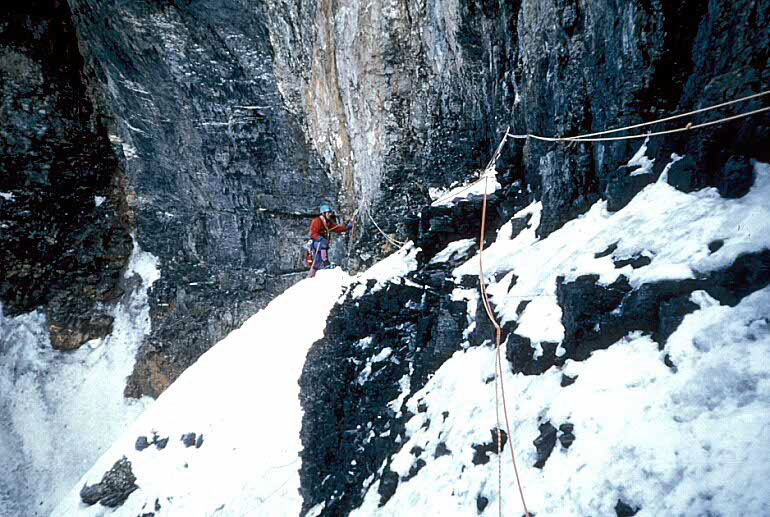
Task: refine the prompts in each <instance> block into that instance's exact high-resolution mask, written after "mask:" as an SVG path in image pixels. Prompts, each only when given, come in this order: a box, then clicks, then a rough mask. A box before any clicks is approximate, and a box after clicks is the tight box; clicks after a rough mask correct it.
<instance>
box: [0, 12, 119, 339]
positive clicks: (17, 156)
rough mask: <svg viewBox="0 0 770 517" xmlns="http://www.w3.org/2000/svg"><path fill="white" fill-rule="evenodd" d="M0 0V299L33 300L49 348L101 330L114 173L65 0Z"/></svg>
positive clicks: (112, 249) (15, 305)
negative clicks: (43, 319)
mask: <svg viewBox="0 0 770 517" xmlns="http://www.w3.org/2000/svg"><path fill="white" fill-rule="evenodd" d="M7 11H8V10H7V8H3V14H2V17H3V18H2V24H0V156H2V159H1V160H0V192H2V195H0V264H2V268H1V270H2V273H0V275H1V276H0V301H2V305H3V309H2V310H3V312H4V313H5V314H7V315H11V316H15V315H18V314H21V313H25V312H29V311H32V310H34V309H35V308H37V307H40V306H42V307H44V308H45V312H46V314H47V317H48V321H49V329H50V332H51V344H52V346H53V347H54V348H59V349H63V350H69V349H73V348H77V347H79V346H80V345H82V344H83V343H84V342H86V341H88V340H89V339H92V338H96V337H102V336H104V335H106V334H109V333H110V332H111V331H112V316H110V315H109V313H110V311H109V309H108V308H107V305H109V304H111V303H112V302H114V301H115V300H116V299H117V298H118V297H120V295H121V294H122V291H121V288H120V286H119V285H118V284H119V280H120V275H121V273H122V270H123V269H124V268H125V266H126V264H127V262H128V257H129V255H130V254H131V249H132V245H131V238H130V236H129V225H128V215H127V208H126V200H125V197H126V196H125V178H124V176H123V174H122V170H121V169H120V166H119V163H118V160H117V158H116V156H115V155H114V153H113V152H112V149H111V146H110V142H109V140H108V136H107V122H106V120H105V118H104V117H103V116H102V114H101V113H100V110H99V109H98V105H97V104H96V103H95V102H94V99H93V98H92V97H91V96H90V94H89V86H88V80H87V78H86V77H85V74H84V67H83V60H82V58H81V56H80V53H79V51H78V47H77V40H76V29H75V27H74V25H73V20H72V16H71V13H70V10H69V7H68V5H67V3H66V2H61V1H52V2H48V1H32V2H27V3H26V4H25V7H24V8H19V9H10V12H7Z"/></svg>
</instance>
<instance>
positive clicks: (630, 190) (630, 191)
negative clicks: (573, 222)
mask: <svg viewBox="0 0 770 517" xmlns="http://www.w3.org/2000/svg"><path fill="white" fill-rule="evenodd" d="M637 168H638V167H629V166H627V165H624V166H622V167H619V168H618V169H617V170H616V171H615V173H614V174H613V175H612V176H610V178H609V180H608V182H607V187H606V189H605V193H604V194H605V197H606V198H607V210H609V211H610V212H617V211H618V210H620V209H622V208H623V207H625V206H626V205H627V204H628V203H630V202H631V200H632V199H633V198H634V196H636V195H637V194H638V193H639V192H641V190H642V189H643V188H644V187H646V186H647V185H649V184H650V183H653V182H654V181H655V179H656V178H655V176H654V175H653V174H636V175H634V176H632V175H631V173H632V172H633V171H634V170H635V169H637Z"/></svg>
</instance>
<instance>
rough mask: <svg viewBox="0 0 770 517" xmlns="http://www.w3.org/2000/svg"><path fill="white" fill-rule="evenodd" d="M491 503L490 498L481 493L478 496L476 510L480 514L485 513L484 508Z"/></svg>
mask: <svg viewBox="0 0 770 517" xmlns="http://www.w3.org/2000/svg"><path fill="white" fill-rule="evenodd" d="M488 504H489V499H488V498H486V497H484V496H483V495H481V494H479V495H478V496H477V497H476V511H477V512H478V514H479V515H481V514H482V513H484V510H485V509H486V508H487V505H488Z"/></svg>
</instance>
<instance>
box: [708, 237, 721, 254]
mask: <svg viewBox="0 0 770 517" xmlns="http://www.w3.org/2000/svg"><path fill="white" fill-rule="evenodd" d="M724 245H725V241H723V240H722V239H716V240H713V241H711V242H709V251H710V252H711V253H716V252H717V251H719V250H720V249H721V248H722V246H724Z"/></svg>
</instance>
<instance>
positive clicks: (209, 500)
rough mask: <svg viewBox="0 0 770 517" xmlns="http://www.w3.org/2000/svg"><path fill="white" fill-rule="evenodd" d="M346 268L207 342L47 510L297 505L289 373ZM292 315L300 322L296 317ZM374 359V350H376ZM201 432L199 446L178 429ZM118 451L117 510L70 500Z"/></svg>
mask: <svg viewBox="0 0 770 517" xmlns="http://www.w3.org/2000/svg"><path fill="white" fill-rule="evenodd" d="M348 282H350V277H348V275H347V274H345V273H344V272H342V271H341V270H340V269H332V270H323V271H319V273H318V274H317V275H316V277H315V278H313V279H305V280H302V281H300V282H299V283H297V284H295V285H294V286H293V287H291V288H290V289H288V290H287V291H286V292H284V293H283V294H282V295H280V296H279V297H277V298H276V299H275V300H273V301H272V302H271V303H270V305H268V307H266V308H265V309H263V310H262V311H260V312H259V313H257V314H256V315H254V316H253V317H251V318H250V319H249V320H248V321H246V323H244V324H243V326H242V327H241V328H239V329H237V330H235V331H233V332H232V333H230V334H229V335H228V336H227V337H226V338H225V339H223V340H222V341H221V342H219V343H218V344H217V345H215V346H214V347H213V348H211V349H210V350H209V351H208V352H206V353H205V354H203V356H202V357H201V358H200V359H199V360H198V361H197V362H196V363H195V364H194V365H193V366H191V367H190V368H188V369H187V370H186V371H185V372H184V373H183V374H182V375H181V376H180V377H179V379H177V381H176V382H174V383H173V384H172V385H171V386H170V387H169V388H168V389H167V390H166V391H165V392H163V394H162V395H161V396H160V397H159V398H158V400H157V401H156V402H155V403H154V404H153V405H151V406H150V407H149V408H148V409H147V410H146V411H145V412H144V413H143V414H142V415H141V416H140V417H139V418H138V419H137V420H136V422H134V424H133V425H131V427H130V428H129V429H128V431H126V432H125V433H124V434H123V435H122V437H121V438H120V439H118V440H117V441H116V442H115V444H114V445H113V446H112V447H111V448H110V449H109V450H108V451H107V452H106V453H105V454H104V455H103V456H102V457H101V458H100V459H99V460H98V461H97V462H96V463H95V464H94V466H93V468H92V469H91V470H90V471H89V472H88V473H87V474H86V475H85V476H83V478H82V479H81V480H80V481H79V482H78V483H77V485H76V486H75V488H74V489H73V490H72V491H71V492H70V493H69V495H67V496H66V497H65V498H64V499H63V500H62V501H61V503H60V504H59V505H58V506H57V508H56V510H55V511H54V512H53V514H52V515H53V516H69V515H74V514H76V513H77V514H78V515H92V516H96V515H115V516H119V515H127V516H131V517H135V516H136V515H141V514H142V513H145V512H149V511H153V508H154V504H155V500H156V499H158V500H159V501H160V504H161V512H162V515H169V516H173V515H177V516H188V515H212V514H216V515H233V516H239V517H240V516H242V515H271V516H278V515H295V516H296V515H298V514H299V510H300V507H301V504H302V500H301V498H300V495H299V492H298V490H299V473H298V470H299V467H300V459H299V451H300V450H301V443H300V439H299V430H300V426H301V422H302V411H301V408H300V405H299V386H298V384H297V380H298V378H299V376H300V373H301V371H302V366H303V363H304V360H305V355H306V354H307V351H308V349H309V348H310V345H312V344H313V342H315V341H316V340H318V339H319V338H321V337H322V336H323V329H324V326H325V321H326V317H327V315H328V313H329V311H330V310H331V308H332V306H333V305H334V303H335V302H336V301H337V299H338V298H339V296H340V294H341V292H342V289H343V287H344V286H345V285H346V284H347V283H348ZM298 321H301V322H302V323H301V324H299V325H298V324H297V322H298ZM383 359H384V355H383ZM190 432H194V433H196V434H197V435H201V434H202V435H203V444H202V445H201V447H200V448H196V447H189V448H187V447H185V446H184V444H183V443H182V442H181V441H180V438H181V436H182V435H183V434H187V433H190ZM153 433H157V435H158V436H159V437H160V438H164V437H168V438H169V442H168V445H167V446H166V447H165V448H164V449H162V450H159V449H157V448H156V447H155V446H150V447H149V448H147V449H145V450H143V451H137V450H136V449H135V447H134V445H135V442H136V440H137V438H138V437H139V436H146V437H147V438H148V440H152V436H153ZM122 456H126V457H127V458H128V459H129V461H131V465H132V469H133V472H134V474H135V475H136V477H137V485H139V489H138V490H136V491H135V492H134V493H132V494H131V496H130V497H129V498H128V499H127V500H126V502H125V503H124V504H123V505H122V506H121V507H119V508H118V509H117V510H115V511H112V510H109V509H106V508H105V507H103V506H101V505H99V504H97V505H94V506H91V507H87V506H85V505H84V504H83V503H81V502H80V496H79V491H80V488H81V487H82V486H83V485H84V484H93V483H96V482H99V481H101V478H102V475H103V474H104V473H105V472H106V471H107V470H108V469H109V468H111V467H112V465H113V464H114V463H115V462H116V461H117V460H119V459H120V458H121V457H122Z"/></svg>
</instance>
